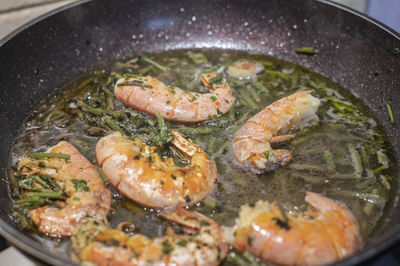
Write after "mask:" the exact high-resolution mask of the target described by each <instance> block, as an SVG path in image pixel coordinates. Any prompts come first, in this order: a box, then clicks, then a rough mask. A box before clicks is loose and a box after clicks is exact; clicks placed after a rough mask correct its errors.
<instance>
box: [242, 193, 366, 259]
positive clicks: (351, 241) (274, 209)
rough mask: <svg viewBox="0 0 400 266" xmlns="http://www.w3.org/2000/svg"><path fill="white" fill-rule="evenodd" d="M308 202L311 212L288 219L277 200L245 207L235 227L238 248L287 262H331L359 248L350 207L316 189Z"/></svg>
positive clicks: (293, 215)
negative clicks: (316, 191) (321, 193)
mask: <svg viewBox="0 0 400 266" xmlns="http://www.w3.org/2000/svg"><path fill="white" fill-rule="evenodd" d="M306 202H307V203H308V204H309V210H308V211H306V212H304V213H297V214H287V217H286V218H285V216H283V215H282V213H281V211H280V209H279V208H278V206H277V204H276V203H275V202H274V203H272V204H269V203H268V202H266V201H259V202H258V203H257V204H256V205H255V206H254V207H250V206H249V205H247V204H246V205H244V206H242V208H241V210H240V213H239V221H238V223H237V224H236V227H235V228H234V234H235V238H234V239H235V240H234V245H235V247H236V248H237V249H239V250H240V251H244V250H246V251H248V252H250V253H251V254H253V255H254V256H256V257H259V258H260V259H262V260H263V261H265V262H269V263H273V264H284V265H321V264H329V263H333V262H334V261H336V260H339V259H342V258H344V257H346V256H349V255H351V254H352V253H354V252H356V251H357V249H358V248H359V247H360V232H359V227H358V223H357V220H356V219H355V217H354V216H353V214H352V213H351V212H350V210H349V209H347V208H346V206H344V205H343V204H342V203H339V202H336V201H334V200H332V199H329V198H327V197H324V196H322V195H319V194H316V193H313V192H307V195H306Z"/></svg>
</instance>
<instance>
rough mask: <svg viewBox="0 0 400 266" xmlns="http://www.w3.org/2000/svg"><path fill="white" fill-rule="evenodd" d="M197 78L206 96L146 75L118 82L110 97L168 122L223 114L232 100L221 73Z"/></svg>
mask: <svg viewBox="0 0 400 266" xmlns="http://www.w3.org/2000/svg"><path fill="white" fill-rule="evenodd" d="M200 78H201V80H202V82H203V83H204V85H206V86H208V87H209V88H210V91H211V92H210V93H204V94H201V93H197V92H185V91H183V90H182V89H180V88H177V87H171V86H166V85H165V84H164V83H162V82H161V81H159V80H158V79H156V78H153V77H151V76H146V77H137V78H128V79H125V78H122V79H120V80H118V81H117V83H116V85H115V89H114V94H115V97H116V98H117V99H118V100H120V101H121V102H122V103H123V104H125V105H128V106H130V107H132V108H135V109H138V110H140V111H144V112H147V113H150V114H159V115H161V116H163V117H164V118H165V119H168V120H176V121H181V122H201V121H205V120H208V119H210V118H212V117H216V116H220V115H222V114H225V113H227V112H228V111H229V109H230V108H231V106H232V105H233V104H234V103H235V97H233V96H232V91H231V88H230V87H229V84H228V83H227V82H226V80H225V79H224V78H223V77H222V74H217V73H216V72H210V73H204V74H201V76H200Z"/></svg>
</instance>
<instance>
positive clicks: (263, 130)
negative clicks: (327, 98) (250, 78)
mask: <svg viewBox="0 0 400 266" xmlns="http://www.w3.org/2000/svg"><path fill="white" fill-rule="evenodd" d="M319 104H320V101H319V99H317V98H315V97H313V96H312V95H311V94H309V93H308V92H305V91H301V92H297V93H294V94H292V95H289V96H287V97H285V98H282V99H280V100H278V101H276V102H274V103H272V104H271V105H269V106H267V107H266V108H264V109H263V110H262V111H261V112H259V113H257V114H256V115H254V116H253V117H252V118H250V119H249V120H247V122H246V123H245V124H244V125H243V126H242V127H241V128H240V129H239V130H238V132H237V133H236V135H235V137H234V139H233V144H232V148H233V154H234V156H235V158H236V160H237V161H238V162H239V163H240V164H242V165H244V166H246V167H249V168H250V170H252V171H254V172H256V173H261V172H263V171H270V170H273V169H275V168H276V167H278V166H279V165H285V164H287V163H288V162H289V161H290V160H291V158H292V155H291V153H290V151H288V150H284V149H272V147H271V145H275V144H278V143H281V142H283V141H286V140H289V139H292V138H294V136H293V135H290V134H286V133H287V132H288V131H290V130H294V129H296V128H298V127H300V126H304V125H306V124H307V122H309V121H310V120H313V119H317V118H318V117H317V116H316V112H317V109H318V106H319Z"/></svg>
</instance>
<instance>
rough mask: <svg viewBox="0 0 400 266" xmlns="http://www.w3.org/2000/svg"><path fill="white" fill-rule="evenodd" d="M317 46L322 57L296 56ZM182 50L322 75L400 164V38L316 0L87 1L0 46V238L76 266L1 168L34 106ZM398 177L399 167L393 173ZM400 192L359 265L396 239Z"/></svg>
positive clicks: (352, 260) (396, 190) (351, 261)
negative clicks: (385, 139) (119, 63)
mask: <svg viewBox="0 0 400 266" xmlns="http://www.w3.org/2000/svg"><path fill="white" fill-rule="evenodd" d="M302 46H314V47H315V48H318V49H320V50H321V52H320V53H319V54H318V55H314V56H305V55H298V54H296V53H294V52H293V51H294V49H295V48H297V47H302ZM180 48H221V49H237V50H247V51H251V52H257V53H262V54H268V55H272V56H274V57H277V58H280V59H284V60H287V61H290V62H294V63H297V64H300V65H303V66H305V67H307V68H310V69H312V70H313V71H316V72H318V73H321V74H323V75H325V76H327V77H329V78H331V79H333V80H335V81H336V82H338V83H340V84H341V85H342V86H344V87H346V88H348V89H349V90H350V91H351V92H352V93H353V94H354V95H356V96H357V97H359V98H360V99H361V100H362V101H363V102H364V103H365V104H366V105H367V106H368V107H369V108H370V109H371V111H372V112H373V114H374V115H375V117H376V118H377V119H378V120H379V121H380V123H381V125H382V126H383V127H384V130H385V131H386V133H387V134H388V136H389V137H390V143H387V145H388V147H391V148H392V149H393V150H394V153H395V154H394V157H395V158H396V159H395V160H396V163H397V165H399V154H400V143H399V128H398V121H396V122H395V124H394V125H392V124H391V123H390V122H389V119H388V114H387V110H386V107H385V102H388V103H389V104H391V106H392V109H393V112H394V114H395V116H397V119H400V116H399V114H400V104H398V103H399V102H400V90H399V88H400V75H398V73H399V72H400V56H396V55H395V54H394V53H393V51H394V49H395V48H400V36H399V35H398V34H396V33H395V32H393V31H391V30H390V29H388V28H386V27H384V26H383V25H381V24H379V23H377V22H376V21H373V20H372V19H370V18H368V17H366V16H363V15H361V14H359V13H357V12H355V11H353V10H350V9H346V8H344V7H342V6H340V5H336V4H333V3H331V2H329V1H312V0H274V1H272V0H270V1H266V0H264V1H261V0H246V1H243V0H219V1H209V0H196V1H179V0H170V1H165V0H152V1H145V0H130V1H127V0H112V1H111V0H110V1H93V2H87V1H82V2H79V3H78V4H73V5H70V6H68V7H64V8H61V9H59V10H57V11H55V12H52V13H50V14H48V15H45V16H43V17H40V18H39V19H37V20H36V21H34V22H32V23H29V24H28V25H25V26H24V27H22V28H20V29H19V30H17V31H15V32H13V33H11V34H10V35H8V36H7V37H6V38H5V39H3V40H2V41H0V62H1V64H0V73H1V77H0V89H1V97H0V125H1V126H0V141H1V147H2V148H1V149H0V158H1V161H0V167H1V171H0V233H1V234H2V235H3V236H4V237H5V238H7V239H8V241H9V242H11V243H12V244H13V245H15V246H17V247H18V248H20V249H22V250H23V251H25V252H26V253H29V254H31V255H33V256H35V257H37V258H39V259H41V260H43V261H45V262H47V263H50V264H56V265H68V264H73V263H72V262H71V260H70V259H69V257H68V254H66V252H62V251H60V249H59V246H62V245H64V244H65V243H64V242H61V243H55V241H50V240H48V239H45V238H38V237H35V236H34V235H30V234H28V233H24V232H21V231H19V230H18V228H17V225H16V224H15V223H14V222H13V220H12V218H11V216H10V213H11V211H12V201H11V198H10V196H9V195H10V193H9V188H8V187H9V186H8V180H7V177H6V174H5V170H6V168H7V167H8V165H9V164H10V147H11V145H12V144H13V141H14V137H15V136H16V135H17V133H18V130H19V127H20V126H21V125H22V123H23V121H24V119H25V117H26V116H27V115H28V114H29V113H30V112H31V111H32V110H33V108H34V107H35V106H36V105H37V104H38V102H39V101H40V100H41V99H43V98H44V97H46V96H47V95H48V94H49V93H54V90H59V89H60V88H62V87H64V86H65V85H66V84H68V83H69V82H70V81H71V80H74V79H76V78H78V77H80V76H82V75H84V74H85V73H87V72H90V71H92V70H94V69H99V68H102V67H104V66H106V65H107V64H109V63H110V62H112V61H115V60H123V59H124V58H126V57H129V56H132V55H133V54H137V53H142V52H152V51H161V50H171V49H180ZM395 171H396V175H397V177H399V176H400V175H399V169H398V168H397V167H396V169H395ZM399 193H400V191H399V186H398V181H397V178H396V181H395V184H394V186H393V189H392V194H391V199H390V202H391V203H390V204H387V207H386V209H385V214H384V216H383V217H382V219H381V222H380V225H379V226H378V227H377V230H376V232H375V233H374V234H373V236H372V237H371V239H370V240H369V241H368V242H367V243H366V245H365V246H364V248H363V249H361V250H360V251H359V252H358V253H357V254H354V255H353V256H351V257H349V258H347V259H345V260H343V261H340V262H338V264H340V265H350V264H356V263H360V262H362V261H363V260H366V259H367V258H369V257H371V256H374V255H375V254H377V253H379V252H381V251H382V250H384V249H386V248H387V247H389V246H390V245H392V244H393V243H395V242H396V241H397V240H398V239H399V238H400V225H398V222H397V221H398V220H399V219H400V206H399V204H398V195H399Z"/></svg>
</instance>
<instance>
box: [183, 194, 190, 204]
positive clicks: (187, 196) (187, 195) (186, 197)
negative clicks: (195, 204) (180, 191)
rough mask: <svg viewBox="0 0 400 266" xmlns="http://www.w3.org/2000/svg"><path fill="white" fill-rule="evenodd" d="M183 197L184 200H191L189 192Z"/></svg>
mask: <svg viewBox="0 0 400 266" xmlns="http://www.w3.org/2000/svg"><path fill="white" fill-rule="evenodd" d="M184 198H185V201H186V202H190V201H191V199H190V196H189V194H186V195H185V197H184Z"/></svg>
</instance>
